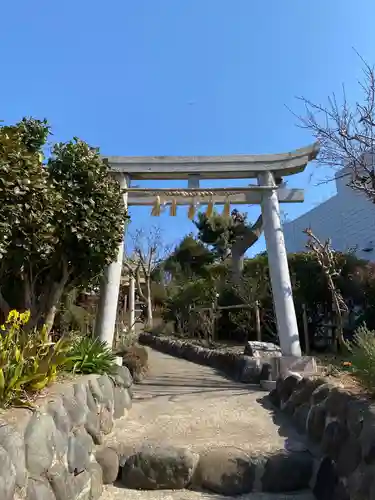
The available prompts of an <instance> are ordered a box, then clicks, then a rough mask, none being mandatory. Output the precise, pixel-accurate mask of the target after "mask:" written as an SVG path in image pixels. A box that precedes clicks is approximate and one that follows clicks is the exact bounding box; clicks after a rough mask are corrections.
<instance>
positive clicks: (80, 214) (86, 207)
mask: <svg viewBox="0 0 375 500" xmlns="http://www.w3.org/2000/svg"><path fill="white" fill-rule="evenodd" d="M49 134H50V129H49V126H48V124H47V122H46V121H40V120H34V119H23V120H22V121H21V122H19V123H17V124H15V125H13V126H4V127H0V169H1V183H0V262H1V266H0V279H1V294H2V297H1V298H2V300H1V303H0V312H1V313H2V314H4V317H6V315H7V313H8V311H9V310H10V309H18V310H25V309H30V311H31V320H30V322H29V324H28V327H29V328H30V329H32V328H33V327H34V326H36V325H40V324H46V325H47V328H48V329H51V327H52V325H53V322H54V315H55V312H56V308H57V306H58V304H59V302H60V300H61V298H62V296H63V294H64V293H66V292H68V291H69V290H71V289H72V288H75V287H79V288H82V287H92V286H95V285H96V284H97V281H98V278H99V277H100V276H101V273H102V270H103V268H104V267H105V266H106V265H108V264H110V263H111V262H112V261H113V260H115V259H116V258H117V252H118V245H119V244H120V243H121V240H122V238H123V232H124V222H125V220H126V219H127V214H126V210H125V207H124V203H123V195H122V192H121V188H120V185H119V183H118V182H117V180H116V179H114V178H113V177H112V176H111V175H110V170H109V166H108V164H107V163H106V162H104V161H103V159H102V158H101V156H100V154H99V151H98V150H97V149H96V148H92V147H90V146H89V145H88V144H86V143H85V142H83V141H81V140H79V139H77V138H74V139H73V140H71V141H69V142H67V143H58V144H55V145H54V146H53V148H52V152H51V155H50V157H49V158H45V157H44V154H43V152H46V150H47V149H48V150H49V149H50V148H46V145H47V144H48V137H49ZM25 269H27V272H25Z"/></svg>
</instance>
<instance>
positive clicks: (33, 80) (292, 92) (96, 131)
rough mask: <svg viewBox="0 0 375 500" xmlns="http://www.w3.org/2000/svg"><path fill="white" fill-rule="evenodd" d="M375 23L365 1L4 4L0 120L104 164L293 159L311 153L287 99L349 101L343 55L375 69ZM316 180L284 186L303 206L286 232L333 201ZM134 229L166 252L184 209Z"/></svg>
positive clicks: (353, 86)
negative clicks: (26, 123) (73, 146)
mask: <svg viewBox="0 0 375 500" xmlns="http://www.w3.org/2000/svg"><path fill="white" fill-rule="evenodd" d="M374 21H375V2H374V0H359V1H358V2H353V1H351V0H315V1H314V2H310V1H308V0H284V1H280V0H107V1H106V2H103V1H99V0H90V1H88V0H79V1H75V2H73V0H65V1H64V2H58V1H54V2H51V1H47V0H33V1H30V0H13V2H12V3H11V2H4V3H3V5H2V7H1V16H0V39H1V44H0V51H1V71H2V75H1V79H0V92H1V96H2V102H1V111H0V118H1V119H3V120H5V121H6V122H13V121H15V120H18V119H20V118H21V117H22V116H25V115H32V116H35V117H39V118H44V117H46V118H48V120H49V121H50V123H51V125H52V127H53V130H54V140H68V139H70V138H71V137H72V136H74V135H76V136H79V137H80V138H82V139H84V140H86V141H88V142H89V143H90V144H92V145H95V146H99V147H100V148H101V151H102V152H103V154H108V155H111V154H113V155H168V154H171V155H172V154H173V155H179V154H181V155H189V154H192V155H206V154H207V155H225V154H236V153H238V154H241V153H249V154H251V153H254V154H255V153H277V152H284V151H289V150H293V149H295V148H299V147H302V146H304V145H306V144H309V143H310V142H311V141H312V138H311V137H310V136H309V133H308V132H306V131H305V130H301V129H299V128H298V127H296V119H295V117H294V116H293V115H292V114H291V113H290V111H288V109H287V107H289V108H292V109H293V110H294V111H295V112H296V113H298V112H300V111H301V104H300V103H299V102H298V101H297V100H296V99H295V97H296V96H301V95H303V96H306V97H308V98H310V99H311V100H313V101H316V102H324V101H325V100H326V97H327V95H328V94H329V93H331V92H332V91H336V92H340V89H341V85H342V83H343V82H345V85H346V89H347V93H348V95H349V98H350V99H352V100H353V101H355V100H356V99H357V98H359V95H358V92H359V89H358V85H357V81H358V79H359V78H360V77H361V62H360V60H359V59H358V56H357V55H356V54H355V52H354V51H353V49H352V48H353V47H355V49H356V50H357V51H358V52H359V53H360V54H361V55H362V57H363V58H365V59H366V60H367V61H368V62H370V63H375V31H374ZM326 177H327V172H326V171H324V170H322V169H317V168H316V166H310V167H309V168H308V169H307V171H306V172H305V173H303V174H299V175H298V176H295V177H294V178H293V179H290V181H289V185H290V186H294V187H303V188H305V190H306V201H305V203H304V204H303V205H298V206H291V205H288V206H284V210H285V212H286V214H287V215H288V217H289V218H294V217H296V216H298V215H299V214H301V213H303V212H305V211H307V210H309V209H311V208H312V207H314V206H315V205H316V204H318V203H319V202H321V201H323V200H325V199H326V198H327V197H329V196H331V195H332V194H334V185H333V184H328V185H323V186H322V185H319V186H317V183H318V182H319V181H320V180H322V179H324V178H326ZM232 184H233V183H232ZM175 185H176V184H175ZM215 185H222V184H220V183H215ZM248 213H249V217H250V219H253V220H255V218H256V217H257V215H258V213H259V207H250V208H249V211H248ZM131 215H132V228H133V230H134V228H140V227H142V228H146V229H147V228H149V227H151V226H152V225H154V224H158V225H159V226H160V227H161V229H162V230H163V232H164V238H165V241H166V242H174V241H176V240H178V239H179V238H181V237H182V236H183V235H184V234H186V233H187V232H189V231H191V230H192V229H193V227H192V223H191V222H190V221H189V220H188V219H187V216H186V210H184V209H180V215H179V216H178V217H177V218H172V217H169V216H168V215H164V216H162V217H161V218H160V219H156V220H155V219H154V218H151V217H150V216H149V209H148V208H147V209H146V208H145V209H134V210H132V213H131ZM262 245H263V243H259V244H258V245H257V247H255V248H254V251H259V250H261V249H262Z"/></svg>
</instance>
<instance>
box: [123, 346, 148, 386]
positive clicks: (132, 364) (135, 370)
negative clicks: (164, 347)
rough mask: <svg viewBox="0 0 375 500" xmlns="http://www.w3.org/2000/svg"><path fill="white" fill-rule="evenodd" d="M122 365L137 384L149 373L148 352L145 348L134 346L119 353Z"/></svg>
mask: <svg viewBox="0 0 375 500" xmlns="http://www.w3.org/2000/svg"><path fill="white" fill-rule="evenodd" d="M119 356H122V364H123V365H124V366H126V367H127V368H128V369H129V371H130V373H131V375H132V377H133V379H134V380H135V381H136V382H139V381H140V380H142V378H143V377H144V376H145V375H146V373H147V371H148V352H147V349H146V348H145V347H143V346H139V345H134V346H131V347H128V348H127V349H124V350H123V351H121V352H120V353H119Z"/></svg>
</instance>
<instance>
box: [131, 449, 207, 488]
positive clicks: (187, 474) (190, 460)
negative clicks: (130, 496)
mask: <svg viewBox="0 0 375 500" xmlns="http://www.w3.org/2000/svg"><path fill="white" fill-rule="evenodd" d="M197 463H198V455H196V454H195V453H192V452H191V451H189V450H187V449H184V448H175V447H172V446H166V447H161V446H151V445H150V446H146V445H144V446H142V448H140V449H139V450H138V451H137V452H135V453H134V454H132V455H131V456H130V457H128V458H127V460H126V462H125V464H124V466H123V468H122V475H121V480H122V483H123V485H124V486H125V487H127V488H131V489H141V490H169V489H171V490H173V489H176V490H180V489H183V488H185V487H186V486H187V485H188V484H189V483H190V481H191V478H192V476H193V473H194V471H195V468H196V465H197Z"/></svg>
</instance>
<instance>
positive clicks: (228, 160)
mask: <svg viewBox="0 0 375 500" xmlns="http://www.w3.org/2000/svg"><path fill="white" fill-rule="evenodd" d="M318 153H319V144H318V143H314V144H312V145H310V146H307V147H305V148H302V149H297V150H295V151H291V152H289V153H281V154H265V155H232V156H104V157H103V158H104V159H105V160H106V161H108V163H109V165H110V167H111V170H113V171H114V172H123V173H124V174H128V175H129V176H130V177H131V178H132V179H139V180H140V179H155V180H157V179H160V180H163V179H187V178H189V176H191V175H194V174H198V175H199V176H200V178H201V179H241V178H252V177H257V176H258V174H260V173H262V172H265V171H271V172H274V173H276V172H277V173H278V174H279V175H280V176H282V177H283V176H285V175H292V174H297V173H298V172H302V171H303V170H304V169H305V167H306V165H307V163H308V162H309V161H311V160H314V159H315V158H316V157H317V155H318Z"/></svg>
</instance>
